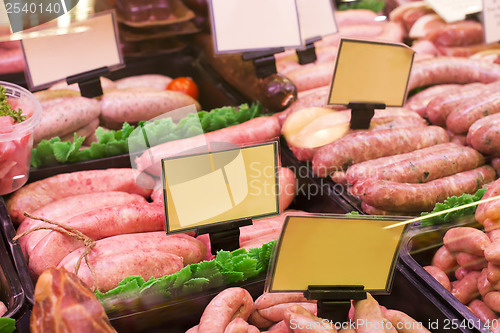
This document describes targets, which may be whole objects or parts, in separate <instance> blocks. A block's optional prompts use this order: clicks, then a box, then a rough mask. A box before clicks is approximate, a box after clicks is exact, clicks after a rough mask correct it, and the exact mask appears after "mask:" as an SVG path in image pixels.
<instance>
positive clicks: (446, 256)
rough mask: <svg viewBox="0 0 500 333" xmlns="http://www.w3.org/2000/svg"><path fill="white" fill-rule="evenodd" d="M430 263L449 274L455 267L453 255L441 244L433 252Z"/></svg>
mask: <svg viewBox="0 0 500 333" xmlns="http://www.w3.org/2000/svg"><path fill="white" fill-rule="evenodd" d="M431 265H432V266H435V267H438V268H440V269H441V270H442V271H443V272H445V273H447V274H449V273H450V272H451V271H453V270H455V268H456V267H457V260H456V259H455V255H453V253H451V252H450V251H448V249H447V248H446V246H444V245H443V246H441V247H440V248H439V249H438V250H437V251H436V253H435V254H434V257H433V258H432V263H431Z"/></svg>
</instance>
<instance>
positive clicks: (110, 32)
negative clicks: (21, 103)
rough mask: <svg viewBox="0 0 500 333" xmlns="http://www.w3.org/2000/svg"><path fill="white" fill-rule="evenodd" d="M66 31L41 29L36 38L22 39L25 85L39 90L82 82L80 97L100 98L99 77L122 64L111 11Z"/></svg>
mask: <svg viewBox="0 0 500 333" xmlns="http://www.w3.org/2000/svg"><path fill="white" fill-rule="evenodd" d="M70 28H71V30H70V31H71V32H70V33H67V34H62V35H53V34H47V35H44V34H43V30H42V31H41V36H40V37H38V38H25V39H23V40H22V48H23V52H24V58H25V61H26V66H27V70H26V79H27V82H28V86H29V88H30V89H31V90H39V89H42V88H46V87H48V86H50V85H52V84H53V83H55V82H58V81H60V80H65V79H67V78H70V79H69V80H68V81H70V83H75V82H79V84H80V83H82V84H80V88H81V89H80V90H81V93H82V96H86V97H95V96H98V95H99V92H100V94H101V95H102V88H101V86H100V82H99V79H98V77H99V75H103V74H104V73H107V72H109V71H111V70H115V69H118V68H120V67H123V65H124V62H123V57H122V53H121V49H120V45H119V37H118V28H117V25H116V15H115V12H114V10H113V11H107V12H102V13H99V14H96V15H93V16H91V17H89V18H87V19H86V20H84V21H78V22H72V23H71V24H70ZM91 81H92V82H93V83H89V82H91ZM85 84H86V85H85ZM96 84H97V85H98V87H97V88H96V87H95V85H96ZM95 89H97V91H96V90H95ZM96 93H97V94H98V95H95V94H96ZM89 95H90V96H89ZM92 95H93V96H92Z"/></svg>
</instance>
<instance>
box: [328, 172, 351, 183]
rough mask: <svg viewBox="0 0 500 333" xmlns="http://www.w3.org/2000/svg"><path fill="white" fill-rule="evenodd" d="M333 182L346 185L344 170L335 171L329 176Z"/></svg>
mask: <svg viewBox="0 0 500 333" xmlns="http://www.w3.org/2000/svg"><path fill="white" fill-rule="evenodd" d="M331 178H332V180H333V182H335V183H337V184H340V185H347V178H346V173H345V172H344V171H336V172H334V173H333V175H332V176H331Z"/></svg>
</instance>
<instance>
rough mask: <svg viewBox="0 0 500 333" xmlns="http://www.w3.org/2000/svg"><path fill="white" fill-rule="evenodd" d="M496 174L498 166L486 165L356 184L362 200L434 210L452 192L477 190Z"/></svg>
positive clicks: (402, 208)
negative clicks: (432, 176) (423, 178)
mask: <svg viewBox="0 0 500 333" xmlns="http://www.w3.org/2000/svg"><path fill="white" fill-rule="evenodd" d="M494 178H495V170H493V168H492V167H490V166H487V165H486V166H482V167H479V168H476V169H473V170H469V171H464V172H460V173H457V174H455V175H452V176H448V177H444V178H440V179H436V180H433V181H430V182H428V183H423V184H410V183H398V182H393V181H386V180H379V179H373V178H371V179H367V180H364V181H360V182H357V183H356V184H355V185H354V193H358V194H359V196H360V198H361V200H363V201H366V203H367V204H369V205H371V206H374V207H376V208H379V209H384V210H389V211H400V212H416V211H431V210H432V209H433V208H434V206H435V204H436V203H438V202H443V201H444V200H446V199H447V198H449V197H451V196H454V195H455V196H459V195H462V194H463V193H475V192H476V191H477V190H478V189H480V188H481V186H483V185H484V184H486V183H488V182H490V181H492V180H493V179H494Z"/></svg>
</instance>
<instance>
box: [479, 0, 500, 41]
mask: <svg viewBox="0 0 500 333" xmlns="http://www.w3.org/2000/svg"><path fill="white" fill-rule="evenodd" d="M483 8H484V10H483V13H482V15H483V17H482V18H483V25H484V41H485V42H486V43H487V44H488V43H494V42H498V41H500V1H499V0H483Z"/></svg>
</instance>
